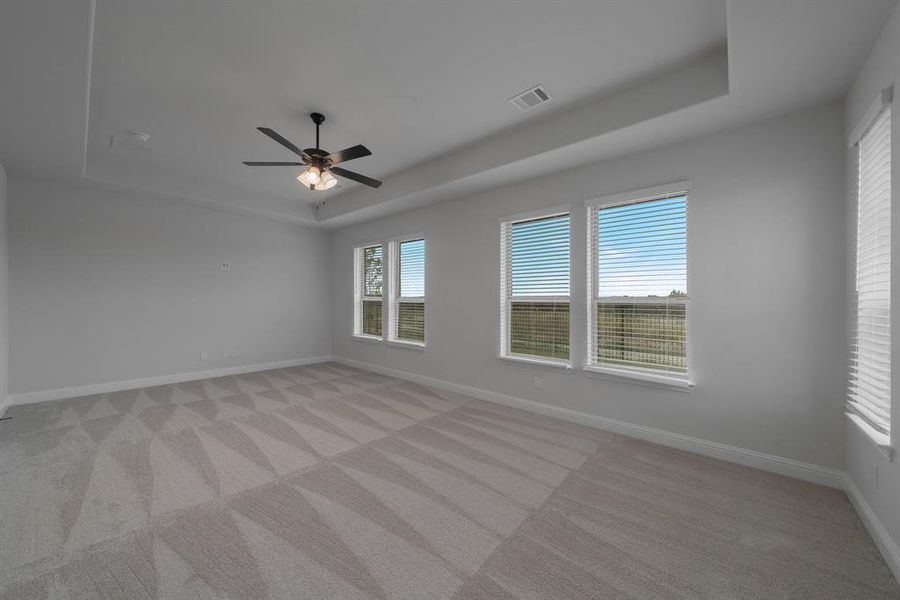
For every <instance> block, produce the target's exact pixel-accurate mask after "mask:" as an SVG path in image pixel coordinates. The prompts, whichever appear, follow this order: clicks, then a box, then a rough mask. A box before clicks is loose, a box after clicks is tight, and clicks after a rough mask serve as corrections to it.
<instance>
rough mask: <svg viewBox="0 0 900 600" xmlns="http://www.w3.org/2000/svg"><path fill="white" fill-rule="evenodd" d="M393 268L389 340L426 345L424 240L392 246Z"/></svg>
mask: <svg viewBox="0 0 900 600" xmlns="http://www.w3.org/2000/svg"><path fill="white" fill-rule="evenodd" d="M390 248H391V256H392V259H391V266H392V267H393V275H392V280H391V282H392V291H391V310H390V324H391V327H390V331H391V333H390V336H389V339H390V340H391V341H395V342H407V343H412V344H420V345H424V344H425V240H424V239H421V238H420V239H412V240H401V241H396V242H391V246H390Z"/></svg>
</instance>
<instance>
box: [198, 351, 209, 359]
mask: <svg viewBox="0 0 900 600" xmlns="http://www.w3.org/2000/svg"><path fill="white" fill-rule="evenodd" d="M200 360H209V352H201V353H200Z"/></svg>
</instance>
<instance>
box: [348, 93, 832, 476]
mask: <svg viewBox="0 0 900 600" xmlns="http://www.w3.org/2000/svg"><path fill="white" fill-rule="evenodd" d="M843 139H844V136H843V107H842V105H840V104H832V105H828V106H825V107H820V108H816V109H813V110H809V111H805V112H803V113H799V114H793V115H790V116H787V117H784V118H780V119H776V120H771V121H768V122H764V123H760V124H756V125H753V126H749V127H744V128H741V129H739V130H733V131H728V132H724V133H720V134H716V135H713V136H709V137H705V138H701V139H697V140H693V141H689V142H686V143H681V144H678V145H673V146H669V147H664V148H660V149H656V150H652V151H648V152H644V153H640V154H637V155H634V156H629V157H624V158H619V159H615V160H611V161H607V162H602V163H599V164H593V165H589V166H585V167H580V168H576V169H573V170H570V171H568V172H565V173H560V174H559V176H558V177H546V178H541V179H539V180H535V181H527V182H522V183H518V184H515V185H512V186H508V187H504V188H501V189H498V190H494V191H491V192H488V193H484V194H480V195H477V196H473V197H467V198H461V199H456V200H452V201H448V202H444V203H441V204H437V205H434V206H430V207H426V208H422V209H418V210H415V211H411V212H408V213H404V214H400V215H397V216H394V217H390V218H385V219H382V220H378V221H374V222H370V223H364V224H360V225H357V226H352V227H348V228H344V229H341V230H338V231H336V232H335V234H334V236H333V238H332V245H333V254H332V260H333V265H334V271H333V285H332V287H333V290H334V311H333V313H332V315H333V320H334V325H333V334H334V338H333V339H334V342H333V343H334V352H335V355H336V356H340V357H346V358H349V359H354V360H358V361H363V362H367V363H373V364H377V365H382V366H385V367H389V368H393V369H400V370H404V371H410V372H414V373H416V374H421V375H425V376H430V377H435V378H439V379H443V380H447V381H452V382H456V383H461V384H466V385H470V386H474V387H478V388H482V389H486V390H489V391H493V392H498V393H502V394H508V395H512V396H516V397H520V398H525V399H528V400H533V401H536V402H542V403H550V404H554V405H557V406H561V407H565V408H569V409H574V410H577V411H582V412H586V413H591V414H594V415H600V416H603V417H608V418H614V419H619V420H623V421H627V422H630V423H634V424H638V425H643V426H648V427H654V428H659V429H664V430H667V431H671V432H676V433H682V434H686V435H690V436H696V437H699V438H704V439H707V440H713V441H716V442H721V443H725V444H730V445H734V446H738V447H742V448H748V449H753V450H757V451H761V452H766V453H771V454H774V455H778V456H782V457H787V458H792V459H796V460H800V461H805V462H809V463H814V464H818V465H824V466H828V467H837V468H841V467H843V464H844V450H843V448H844V421H843V417H842V406H843V397H844V395H843V390H844V373H845V364H846V335H845V331H844V328H843V327H842V325H841V324H842V323H843V322H844V317H845V314H846V298H845V278H844V270H843V269H842V268H835V267H836V265H838V266H839V265H843V264H845V260H846V259H845V245H846V239H845V237H846V235H845V210H844V209H845V199H844V189H845V180H844V171H843V169H844V142H843ZM683 179H690V180H692V182H693V191H692V194H691V196H690V200H689V208H688V214H689V216H688V221H689V234H688V235H689V238H688V243H689V268H690V277H691V290H690V291H691V298H692V299H691V303H692V304H691V311H692V323H691V345H692V353H693V363H694V367H695V375H694V379H695V382H696V389H695V390H694V391H693V392H692V393H683V392H678V391H672V390H667V389H659V388H654V387H647V386H643V385H635V384H633V383H620V382H615V381H610V380H601V379H594V378H589V377H587V376H586V375H585V374H584V373H583V372H581V371H580V370H578V369H576V370H575V371H574V372H573V373H566V372H564V371H558V370H552V369H549V368H543V367H533V366H526V365H522V364H515V363H510V362H508V361H502V360H499V359H498V358H497V351H498V328H499V297H498V294H499V285H498V273H499V269H500V266H499V256H498V254H499V223H498V219H499V218H500V217H501V216H505V215H510V214H515V213H521V212H525V211H531V210H536V209H540V208H544V207H551V206H557V205H560V204H564V203H571V206H572V216H573V221H574V224H573V231H574V235H575V245H574V248H575V250H574V256H573V259H574V263H573V264H574V273H575V277H574V280H573V285H572V299H573V310H572V319H573V321H574V322H575V324H576V326H575V331H576V335H575V337H574V338H573V340H572V348H573V358H574V362H575V364H576V365H581V364H583V354H584V350H583V349H584V346H585V333H584V327H585V325H584V323H585V312H586V311H585V305H584V303H585V296H586V292H585V277H584V269H585V251H584V238H585V229H586V225H585V210H584V205H583V201H584V200H585V199H588V198H595V197H598V196H602V195H606V194H611V193H615V192H621V191H627V190H631V189H637V188H643V187H648V186H653V185H659V184H664V183H667V182H673V181H678V180H683ZM414 232H424V233H425V235H426V238H427V275H426V277H427V294H428V299H427V302H428V304H427V315H428V317H427V319H428V323H427V327H428V334H427V336H428V348H427V350H425V351H424V352H416V351H411V350H407V349H403V348H395V347H391V346H386V345H383V344H379V343H373V342H366V341H360V340H355V339H353V337H352V335H351V329H352V322H353V321H352V311H353V308H352V306H353V304H352V296H353V290H352V275H351V273H352V265H353V260H352V248H353V246H354V245H355V244H358V243H361V242H369V241H374V240H380V239H383V238H386V237H389V236H395V235H401V234H405V233H414ZM533 375H539V376H540V377H541V379H542V380H543V389H535V388H533V387H532V376H533Z"/></svg>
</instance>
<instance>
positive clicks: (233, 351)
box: [228, 350, 237, 358]
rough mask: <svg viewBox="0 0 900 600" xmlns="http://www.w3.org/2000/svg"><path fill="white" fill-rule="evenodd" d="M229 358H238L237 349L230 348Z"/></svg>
mask: <svg viewBox="0 0 900 600" xmlns="http://www.w3.org/2000/svg"><path fill="white" fill-rule="evenodd" d="M228 358H237V350H229V351H228Z"/></svg>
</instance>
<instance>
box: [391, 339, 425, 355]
mask: <svg viewBox="0 0 900 600" xmlns="http://www.w3.org/2000/svg"><path fill="white" fill-rule="evenodd" d="M385 343H386V344H387V345H388V346H393V347H394V348H403V349H404V350H415V351H418V352H425V344H423V343H421V342H404V341H403V340H387V341H386V342H385Z"/></svg>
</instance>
